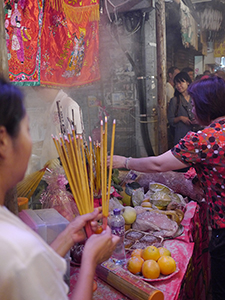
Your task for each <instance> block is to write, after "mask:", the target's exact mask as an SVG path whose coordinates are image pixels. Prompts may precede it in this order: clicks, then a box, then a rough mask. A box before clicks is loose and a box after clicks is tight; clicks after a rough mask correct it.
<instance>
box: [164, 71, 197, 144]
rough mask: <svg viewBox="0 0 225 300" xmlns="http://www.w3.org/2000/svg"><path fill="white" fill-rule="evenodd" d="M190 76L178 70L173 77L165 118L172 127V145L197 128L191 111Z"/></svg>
mask: <svg viewBox="0 0 225 300" xmlns="http://www.w3.org/2000/svg"><path fill="white" fill-rule="evenodd" d="M190 84H191V78H190V77H189V75H188V74H187V73H186V72H180V73H178V74H177V75H176V76H175V77H174V85H175V93H174V97H173V98H172V99H171V100H170V103H169V107H168V112H167V118H168V122H169V124H170V127H171V128H172V129H174V139H173V145H176V144H177V143H178V142H179V140H180V139H181V138H182V137H184V136H185V135H186V133H187V132H188V131H190V130H192V131H193V130H195V131H196V130H197V129H198V127H194V126H197V122H196V120H195V118H194V115H193V113H192V104H191V97H190V95H189V94H188V86H189V85H190Z"/></svg>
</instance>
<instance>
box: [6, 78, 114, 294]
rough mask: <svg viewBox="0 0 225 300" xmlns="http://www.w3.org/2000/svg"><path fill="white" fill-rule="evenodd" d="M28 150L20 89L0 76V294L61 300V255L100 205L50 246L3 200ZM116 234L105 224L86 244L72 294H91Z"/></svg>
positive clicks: (63, 287)
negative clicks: (105, 226)
mask: <svg viewBox="0 0 225 300" xmlns="http://www.w3.org/2000/svg"><path fill="white" fill-rule="evenodd" d="M30 154H31V137H30V133H29V121H28V115H27V113H26V110H25V106H24V103H23V95H22V93H21V91H20V90H19V89H18V88H17V87H15V86H13V85H11V84H9V83H8V82H6V81H5V80H3V79H0V245H1V247H0V299H2V300H3V299H4V300H17V299H23V300H31V299H32V300H40V299H41V300H54V299H55V300H59V299H60V300H63V299H68V297H67V292H68V286H67V285H66V284H65V282H64V280H63V275H64V273H65V271H66V261H65V260H64V259H63V258H62V257H63V256H64V255H65V254H66V253H67V252H68V251H69V250H70V248H71V247H72V246H73V245H74V243H76V242H80V241H82V240H84V239H85V233H84V230H83V228H84V226H85V224H86V223H87V222H91V226H92V229H93V230H96V229H97V222H96V220H98V219H99V218H101V213H100V210H99V209H95V210H94V211H93V212H92V213H89V214H86V215H82V216H78V217H76V218H75V219H74V221H73V222H71V223H70V224H69V225H68V226H67V228H66V229H65V230H64V231H63V232H61V233H60V234H59V236H58V237H57V238H56V240H55V241H54V242H53V243H52V245H51V246H49V245H48V244H46V243H45V241H44V240H43V239H42V238H41V237H40V236H39V235H38V234H36V233H35V232H34V231H33V230H32V229H31V228H29V227H28V226H27V225H26V224H25V223H23V222H22V221H21V220H20V219H19V218H18V217H17V216H16V215H14V214H13V213H11V212H10V211H9V210H8V209H7V208H6V207H5V206H4V198H5V194H6V192H7V191H8V190H10V189H11V188H12V187H14V186H16V184H17V183H18V182H19V181H21V180H22V179H23V177H24V174H25V171H26V168H27V164H28V160H29V157H30ZM118 241H119V237H116V236H114V235H112V234H111V230H110V228H109V227H107V228H106V230H104V231H103V232H102V233H101V234H99V235H97V234H93V235H92V236H91V237H90V238H89V239H88V240H87V241H86V244H85V247H84V251H83V255H82V262H81V268H80V274H79V279H78V282H77V284H76V286H75V289H74V291H73V293H72V296H71V298H70V299H72V300H74V299H76V300H91V299H92V290H93V279H94V274H95V268H96V266H97V264H99V263H101V262H103V261H105V260H107V259H108V258H109V257H110V256H111V254H112V252H113V250H114V249H115V247H116V244H117V243H118Z"/></svg>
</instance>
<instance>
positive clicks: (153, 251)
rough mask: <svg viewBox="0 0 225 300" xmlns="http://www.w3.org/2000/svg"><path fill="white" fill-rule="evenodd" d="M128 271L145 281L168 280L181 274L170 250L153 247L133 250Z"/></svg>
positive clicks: (128, 262)
mask: <svg viewBox="0 0 225 300" xmlns="http://www.w3.org/2000/svg"><path fill="white" fill-rule="evenodd" d="M126 269H127V270H128V271H129V272H131V273H132V274H133V275H136V276H137V277H138V278H141V279H143V280H145V281H161V280H167V279H169V278H171V277H173V276H174V275H175V274H177V273H178V272H179V269H178V266H177V264H176V262H175V260H174V258H173V257H172V255H171V252H170V251H169V249H167V248H165V247H163V246H162V247H155V246H153V245H151V246H147V247H146V248H144V249H135V250H133V251H132V252H131V254H130V258H129V259H128V260H127V265H126Z"/></svg>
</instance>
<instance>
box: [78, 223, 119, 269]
mask: <svg viewBox="0 0 225 300" xmlns="http://www.w3.org/2000/svg"><path fill="white" fill-rule="evenodd" d="M119 240H120V237H118V236H115V235H113V234H112V233H111V229H110V228H109V227H108V226H107V228H106V230H104V231H103V232H102V233H101V234H93V235H92V236H91V237H90V238H89V239H88V240H87V241H86V244H85V247H84V250H83V254H82V264H83V263H84V264H91V265H92V266H93V267H94V268H95V267H96V266H97V265H98V264H100V263H102V262H103V261H106V260H107V259H108V258H109V257H110V256H111V255H112V253H113V251H114V250H115V248H116V245H117V243H118V242H119Z"/></svg>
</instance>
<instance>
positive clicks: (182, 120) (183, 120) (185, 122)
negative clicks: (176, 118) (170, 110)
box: [180, 116, 192, 125]
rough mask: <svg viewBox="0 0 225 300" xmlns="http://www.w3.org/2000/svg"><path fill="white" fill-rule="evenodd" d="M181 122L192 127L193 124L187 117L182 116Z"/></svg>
mask: <svg viewBox="0 0 225 300" xmlns="http://www.w3.org/2000/svg"><path fill="white" fill-rule="evenodd" d="M180 121H181V122H183V123H184V124H186V125H191V124H192V122H191V120H190V119H189V118H188V117H185V116H180Z"/></svg>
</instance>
